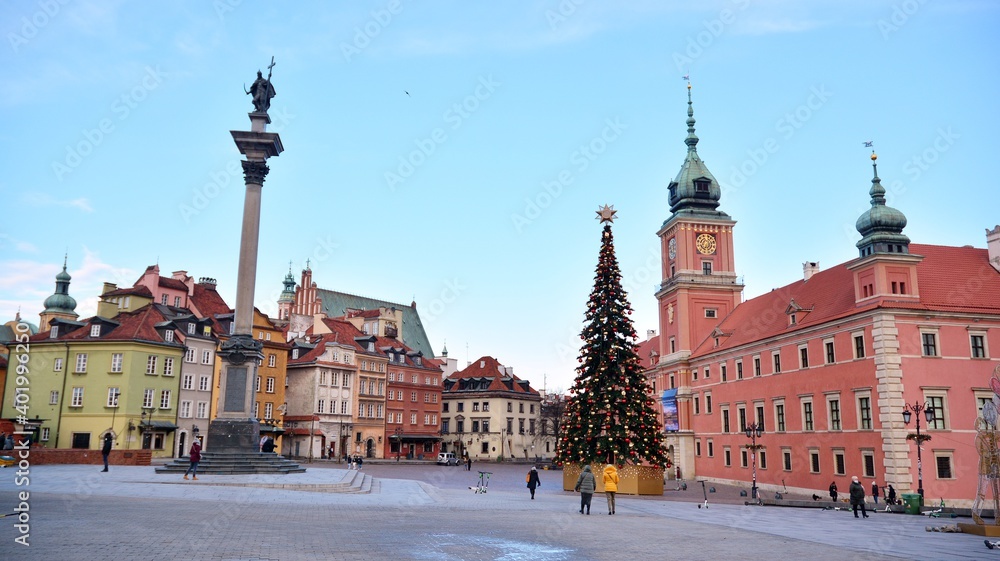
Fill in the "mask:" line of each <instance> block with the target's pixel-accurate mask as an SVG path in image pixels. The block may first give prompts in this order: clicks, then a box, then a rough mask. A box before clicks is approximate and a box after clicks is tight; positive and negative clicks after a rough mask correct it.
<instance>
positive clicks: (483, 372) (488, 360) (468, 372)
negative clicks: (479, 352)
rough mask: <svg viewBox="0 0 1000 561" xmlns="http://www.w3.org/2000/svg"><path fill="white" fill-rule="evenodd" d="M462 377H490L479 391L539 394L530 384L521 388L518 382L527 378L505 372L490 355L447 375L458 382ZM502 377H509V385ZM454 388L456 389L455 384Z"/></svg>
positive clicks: (498, 362) (449, 378)
mask: <svg viewBox="0 0 1000 561" xmlns="http://www.w3.org/2000/svg"><path fill="white" fill-rule="evenodd" d="M463 378H492V380H491V381H490V385H489V387H488V388H486V389H485V390H479V391H513V392H519V393H527V394H531V395H539V394H538V390H535V389H534V388H532V387H531V385H530V384H528V385H527V389H523V388H522V386H521V384H519V383H518V382H522V381H523V382H527V380H522V379H521V378H518V377H517V376H515V375H513V374H507V373H506V372H505V371H504V368H503V366H502V365H501V364H500V361H498V360H497V359H495V358H493V357H491V356H484V357H480V358H479V359H477V360H475V361H473V362H472V364H470V365H469V366H467V367H465V368H464V369H463V370H459V371H458V372H454V373H452V375H451V376H448V378H447V379H448V380H455V381H456V382H458V381H459V380H461V379H463ZM503 378H509V379H510V385H509V386H508V385H507V384H505V383H504V382H503V381H502V379H503ZM455 388H456V389H457V385H456V386H455ZM453 391H454V390H453ZM446 393H447V392H446Z"/></svg>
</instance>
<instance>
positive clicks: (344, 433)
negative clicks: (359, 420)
mask: <svg viewBox="0 0 1000 561" xmlns="http://www.w3.org/2000/svg"><path fill="white" fill-rule="evenodd" d="M350 437H351V425H345V424H343V423H341V424H340V454H339V457H338V458H337V463H340V462H341V461H343V458H344V456H346V455H347V453H348V452H349V450H348V449H347V439H348V438H350Z"/></svg>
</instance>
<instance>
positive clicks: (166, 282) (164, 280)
mask: <svg viewBox="0 0 1000 561" xmlns="http://www.w3.org/2000/svg"><path fill="white" fill-rule="evenodd" d="M159 284H160V286H162V287H164V288H170V289H173V290H183V291H184V292H187V289H188V287H187V285H186V284H184V282H183V281H179V280H177V279H174V278H170V277H160V281H159Z"/></svg>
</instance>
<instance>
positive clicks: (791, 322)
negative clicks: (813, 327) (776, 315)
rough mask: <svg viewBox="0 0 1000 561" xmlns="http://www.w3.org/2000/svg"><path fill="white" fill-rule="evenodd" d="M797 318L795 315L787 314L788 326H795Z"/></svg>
mask: <svg viewBox="0 0 1000 561" xmlns="http://www.w3.org/2000/svg"><path fill="white" fill-rule="evenodd" d="M796 320H797V318H796V315H795V314H788V325H795V324H796V323H797V321H796Z"/></svg>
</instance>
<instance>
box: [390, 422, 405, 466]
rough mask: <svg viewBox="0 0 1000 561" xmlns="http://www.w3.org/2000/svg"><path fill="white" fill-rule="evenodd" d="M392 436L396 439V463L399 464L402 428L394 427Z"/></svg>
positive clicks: (401, 448)
mask: <svg viewBox="0 0 1000 561" xmlns="http://www.w3.org/2000/svg"><path fill="white" fill-rule="evenodd" d="M392 434H393V438H395V439H396V462H399V454H400V452H402V451H403V427H396V430H394V431H392Z"/></svg>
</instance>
